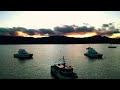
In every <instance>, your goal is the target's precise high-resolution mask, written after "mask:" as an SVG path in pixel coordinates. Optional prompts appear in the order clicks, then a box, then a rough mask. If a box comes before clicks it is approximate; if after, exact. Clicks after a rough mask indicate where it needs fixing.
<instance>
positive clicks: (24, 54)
mask: <svg viewBox="0 0 120 90" xmlns="http://www.w3.org/2000/svg"><path fill="white" fill-rule="evenodd" d="M32 56H33V54H30V53H28V52H27V51H26V50H25V49H19V51H18V53H17V54H14V57H15V58H20V59H30V58H32Z"/></svg>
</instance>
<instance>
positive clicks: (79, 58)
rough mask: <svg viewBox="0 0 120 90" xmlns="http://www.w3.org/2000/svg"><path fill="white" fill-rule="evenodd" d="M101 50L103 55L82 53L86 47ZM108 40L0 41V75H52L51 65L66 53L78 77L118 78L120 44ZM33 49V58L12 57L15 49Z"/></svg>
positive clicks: (46, 76)
mask: <svg viewBox="0 0 120 90" xmlns="http://www.w3.org/2000/svg"><path fill="white" fill-rule="evenodd" d="M89 46H91V47H93V48H95V49H96V50H97V51H98V52H99V53H102V54H103V59H94V60H93V59H89V58H88V57H86V56H84V53H85V52H86V48H87V47H89ZM108 46H109V45H108V44H66V45H65V44H37V45H35V44H30V45H23V44H21V45H0V79H54V78H53V77H52V76H51V73H50V66H51V65H53V64H54V63H55V62H57V61H58V60H59V59H61V58H62V57H63V55H64V56H65V58H66V59H67V60H66V63H67V64H70V65H71V66H72V67H73V68H74V72H75V73H76V74H77V75H78V78H79V79H120V45H117V46H118V47H117V48H108ZM20 48H23V49H26V50H27V51H28V52H30V53H33V59H30V60H19V59H17V58H14V57H13V54H15V53H17V52H18V49H20Z"/></svg>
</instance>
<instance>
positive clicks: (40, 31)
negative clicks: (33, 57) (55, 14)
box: [39, 29, 55, 35]
mask: <svg viewBox="0 0 120 90" xmlns="http://www.w3.org/2000/svg"><path fill="white" fill-rule="evenodd" d="M39 33H40V34H42V35H44V34H49V35H52V34H55V32H54V31H53V30H51V29H39Z"/></svg>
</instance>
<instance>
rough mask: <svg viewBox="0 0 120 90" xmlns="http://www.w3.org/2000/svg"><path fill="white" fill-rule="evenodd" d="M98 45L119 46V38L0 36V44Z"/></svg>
mask: <svg viewBox="0 0 120 90" xmlns="http://www.w3.org/2000/svg"><path fill="white" fill-rule="evenodd" d="M99 43H101V44H102V43H115V44H120V38H108V37H106V36H100V35H96V36H93V37H86V38H73V37H66V36H50V37H42V38H33V37H20V36H0V44H99Z"/></svg>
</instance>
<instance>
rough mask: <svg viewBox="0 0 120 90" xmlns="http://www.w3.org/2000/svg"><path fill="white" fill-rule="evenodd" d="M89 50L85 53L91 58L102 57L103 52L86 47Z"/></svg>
mask: <svg viewBox="0 0 120 90" xmlns="http://www.w3.org/2000/svg"><path fill="white" fill-rule="evenodd" d="M86 49H87V50H88V52H87V53H85V54H84V55H85V56H88V57H90V58H102V56H103V54H100V53H98V52H97V51H96V50H95V49H93V48H91V47H88V48H86Z"/></svg>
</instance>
